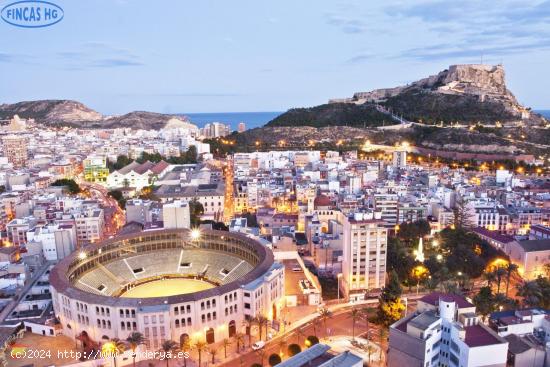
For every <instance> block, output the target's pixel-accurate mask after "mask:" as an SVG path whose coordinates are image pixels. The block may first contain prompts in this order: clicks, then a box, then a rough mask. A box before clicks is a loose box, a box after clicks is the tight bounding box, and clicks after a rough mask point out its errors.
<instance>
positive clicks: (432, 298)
mask: <svg viewBox="0 0 550 367" xmlns="http://www.w3.org/2000/svg"><path fill="white" fill-rule="evenodd" d="M440 299H441V300H443V301H445V302H454V303H456V304H457V305H458V308H466V307H474V305H473V304H471V303H470V302H468V301H467V300H466V299H465V298H464V297H462V296H459V295H457V294H446V293H441V292H433V293H430V294H427V295H425V296H424V297H422V298H420V301H422V302H425V303H429V304H430V305H432V306H438V305H439V300H440Z"/></svg>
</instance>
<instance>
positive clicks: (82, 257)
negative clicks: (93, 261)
mask: <svg viewBox="0 0 550 367" xmlns="http://www.w3.org/2000/svg"><path fill="white" fill-rule="evenodd" d="M87 257H88V255H86V253H85V252H84V251H82V252H80V253H79V254H78V258H79V259H80V260H84V259H86V258H87Z"/></svg>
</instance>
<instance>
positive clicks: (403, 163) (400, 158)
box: [392, 150, 407, 168]
mask: <svg viewBox="0 0 550 367" xmlns="http://www.w3.org/2000/svg"><path fill="white" fill-rule="evenodd" d="M392 165H393V166H394V167H397V168H405V167H407V152H406V151H405V150H396V151H394V152H393V160H392Z"/></svg>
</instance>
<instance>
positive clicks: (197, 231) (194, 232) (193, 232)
mask: <svg viewBox="0 0 550 367" xmlns="http://www.w3.org/2000/svg"><path fill="white" fill-rule="evenodd" d="M200 236H201V231H200V229H198V228H194V229H192V230H191V239H192V240H198V239H199V238H200Z"/></svg>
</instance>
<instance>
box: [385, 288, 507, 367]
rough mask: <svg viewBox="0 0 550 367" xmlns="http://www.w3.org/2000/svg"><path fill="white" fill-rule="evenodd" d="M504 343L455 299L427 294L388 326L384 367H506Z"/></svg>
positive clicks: (471, 307)
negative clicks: (414, 309)
mask: <svg viewBox="0 0 550 367" xmlns="http://www.w3.org/2000/svg"><path fill="white" fill-rule="evenodd" d="M507 357H508V341H507V340H506V339H504V338H503V337H501V336H499V335H498V334H497V333H496V332H494V331H493V330H491V329H490V328H489V327H487V326H485V325H484V324H483V323H482V322H481V321H480V319H479V317H478V316H476V314H475V306H474V305H473V304H471V303H470V302H469V301H467V300H466V299H464V298H463V297H461V296H458V295H451V294H441V293H431V294H429V295H426V296H424V297H422V298H420V299H419V300H418V303H417V310H416V312H414V313H411V314H410V315H408V316H405V317H404V318H402V319H401V320H399V321H397V322H395V323H394V324H392V325H391V326H390V334H389V346H388V359H387V362H388V364H387V365H388V367H403V366H407V367H409V366H410V367H432V366H433V367H435V366H449V367H481V366H491V367H492V366H495V367H496V366H502V367H504V366H506V361H507Z"/></svg>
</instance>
